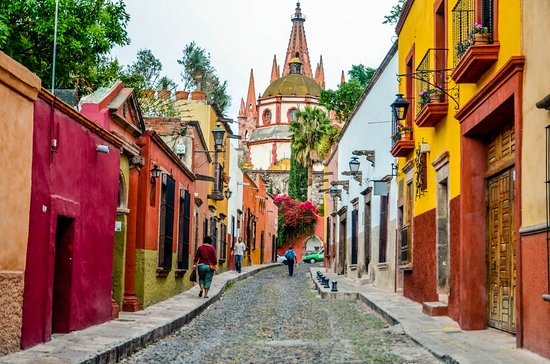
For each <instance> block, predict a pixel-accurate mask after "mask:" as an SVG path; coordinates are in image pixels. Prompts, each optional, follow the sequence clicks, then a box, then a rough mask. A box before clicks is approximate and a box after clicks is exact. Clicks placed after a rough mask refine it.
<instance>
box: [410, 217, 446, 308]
mask: <svg viewBox="0 0 550 364" xmlns="http://www.w3.org/2000/svg"><path fill="white" fill-rule="evenodd" d="M435 225H436V224H435V209H432V210H430V211H428V212H425V213H423V214H421V215H418V216H415V217H414V222H413V253H412V256H413V267H412V270H409V271H405V272H404V276H403V295H404V296H405V297H408V298H410V299H411V300H413V301H416V302H419V303H422V302H432V301H437V300H438V296H437V291H436V266H435V265H436V253H435V247H436V244H435V241H436V239H435V236H436V228H435Z"/></svg>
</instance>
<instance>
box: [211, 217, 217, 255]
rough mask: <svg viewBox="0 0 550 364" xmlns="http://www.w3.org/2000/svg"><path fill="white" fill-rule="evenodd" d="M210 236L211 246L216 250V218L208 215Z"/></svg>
mask: <svg viewBox="0 0 550 364" xmlns="http://www.w3.org/2000/svg"><path fill="white" fill-rule="evenodd" d="M210 236H211V237H212V246H213V247H214V248H215V249H216V250H218V219H217V218H216V217H215V216H210Z"/></svg>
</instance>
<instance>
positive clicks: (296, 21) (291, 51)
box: [283, 2, 313, 78]
mask: <svg viewBox="0 0 550 364" xmlns="http://www.w3.org/2000/svg"><path fill="white" fill-rule="evenodd" d="M305 21H306V18H305V16H304V15H302V9H301V8H300V2H297V3H296V12H295V13H294V15H293V16H292V30H291V32H290V40H289V41H288V49H287V51H286V57H285V68H284V69H283V76H286V75H288V74H289V73H290V67H289V64H290V60H291V59H293V58H299V59H300V61H301V62H302V64H303V66H302V74H303V75H304V76H307V77H309V78H313V75H312V72H311V62H310V60H309V51H308V48H307V40H306V31H305V29H304V22H305Z"/></svg>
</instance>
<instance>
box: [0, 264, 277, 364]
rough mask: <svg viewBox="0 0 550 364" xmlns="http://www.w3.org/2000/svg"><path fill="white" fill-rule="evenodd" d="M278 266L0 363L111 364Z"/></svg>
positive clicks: (221, 281) (250, 270)
mask: <svg viewBox="0 0 550 364" xmlns="http://www.w3.org/2000/svg"><path fill="white" fill-rule="evenodd" d="M278 265H280V264H279V263H275V264H264V265H255V266H252V267H243V269H242V271H243V272H242V273H240V274H239V273H237V272H235V271H227V272H224V273H221V274H219V275H216V276H214V280H213V281H212V286H211V288H210V292H208V294H209V296H210V297H209V298H208V299H205V298H201V297H199V296H198V293H199V287H198V286H195V287H193V288H192V289H190V290H188V291H185V292H183V293H180V294H179V295H177V296H174V297H172V298H169V299H167V300H165V301H162V302H159V303H156V304H154V305H151V306H149V307H147V308H146V309H144V310H141V311H138V312H121V313H120V316H119V319H118V320H112V321H109V322H106V323H104V324H101V325H97V326H92V327H89V328H87V329H85V330H81V331H73V332H71V333H69V334H59V335H54V336H53V337H52V340H51V341H49V342H47V343H44V344H40V345H37V346H34V347H32V348H30V349H27V350H23V351H20V352H17V353H13V354H10V355H7V356H3V357H0V363H18V364H19V363H48V364H50V363H51V364H54V363H86V364H88V363H89V364H91V363H115V362H117V361H118V360H121V359H123V358H125V357H126V356H128V355H130V354H132V353H134V352H136V351H138V350H140V349H142V348H143V347H144V346H146V345H147V344H149V343H152V342H154V341H157V340H159V339H161V338H163V337H165V336H167V335H170V334H171V333H173V332H175V331H177V330H178V329H180V328H181V327H182V326H183V325H185V324H186V323H188V322H189V321H191V320H192V319H193V318H195V317H196V316H197V315H199V314H200V313H201V312H202V311H204V310H205V309H206V308H207V307H208V306H210V305H211V304H212V303H214V302H215V301H217V300H218V299H219V298H220V297H221V295H222V293H223V291H224V289H225V287H226V285H227V284H230V283H234V282H237V281H239V280H242V279H245V278H247V277H250V276H251V275H254V274H256V273H258V272H260V271H262V270H264V269H268V268H271V267H274V266H278Z"/></svg>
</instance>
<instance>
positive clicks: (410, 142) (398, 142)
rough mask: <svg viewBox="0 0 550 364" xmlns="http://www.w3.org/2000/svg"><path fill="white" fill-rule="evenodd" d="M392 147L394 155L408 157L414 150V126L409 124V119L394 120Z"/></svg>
mask: <svg viewBox="0 0 550 364" xmlns="http://www.w3.org/2000/svg"><path fill="white" fill-rule="evenodd" d="M391 135H392V137H391V139H392V148H391V154H392V155H393V156H394V157H406V156H407V155H409V153H410V152H412V151H413V150H414V139H413V128H412V126H409V125H407V120H397V119H396V118H395V117H394V118H393V121H392V134H391Z"/></svg>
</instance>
